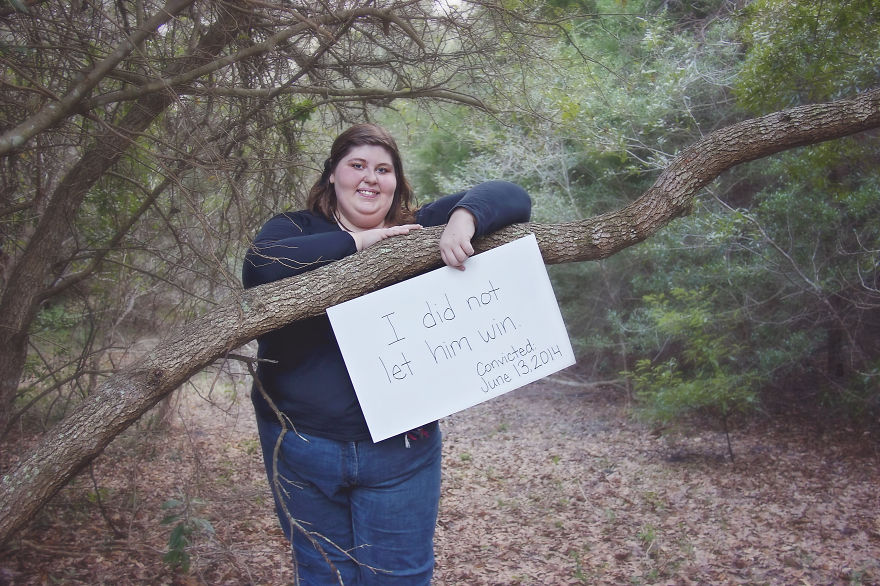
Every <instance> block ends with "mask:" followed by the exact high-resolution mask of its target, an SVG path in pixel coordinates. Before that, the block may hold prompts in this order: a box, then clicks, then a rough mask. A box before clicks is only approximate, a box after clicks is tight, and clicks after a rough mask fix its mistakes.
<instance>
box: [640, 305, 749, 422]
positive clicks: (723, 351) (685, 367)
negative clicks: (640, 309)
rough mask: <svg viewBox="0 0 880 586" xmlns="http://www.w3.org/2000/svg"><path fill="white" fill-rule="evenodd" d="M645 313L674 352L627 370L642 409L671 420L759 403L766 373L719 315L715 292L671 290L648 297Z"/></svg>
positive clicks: (744, 408)
mask: <svg viewBox="0 0 880 586" xmlns="http://www.w3.org/2000/svg"><path fill="white" fill-rule="evenodd" d="M645 301H646V304H647V314H648V317H649V319H650V320H651V321H652V322H653V324H654V326H655V327H656V329H657V330H658V331H659V332H661V333H662V334H664V335H666V336H667V340H666V341H665V343H666V344H667V345H670V346H673V347H676V348H677V351H676V352H675V355H676V356H673V357H671V358H668V359H666V360H665V361H663V362H659V363H654V362H652V361H651V360H649V359H641V360H638V361H637V362H636V366H635V369H634V370H633V371H631V372H627V373H625V374H626V375H627V376H629V377H631V378H632V381H633V385H634V389H635V391H636V394H637V396H638V398H639V399H640V401H641V402H642V404H641V408H642V410H643V413H644V414H646V415H647V416H648V417H649V418H651V419H654V420H657V421H659V422H661V423H664V424H667V423H670V422H673V421H675V420H676V419H680V418H682V417H683V416H686V415H688V414H701V415H710V416H714V417H718V418H720V419H722V420H724V421H726V420H727V419H728V418H729V417H730V416H731V415H733V414H735V413H747V412H749V411H751V410H753V409H755V408H756V407H757V391H758V389H759V388H760V385H761V384H762V383H763V382H764V381H765V376H764V375H763V374H762V373H761V371H760V369H759V368H757V366H756V365H757V364H758V360H757V357H756V356H754V355H752V353H751V352H750V351H749V348H748V346H747V345H746V344H744V343H741V342H740V341H738V340H737V339H736V337H735V336H734V335H733V330H732V329H731V328H730V327H729V323H725V322H731V321H733V320H735V319H736V318H735V316H728V318H727V319H726V320H725V319H719V317H718V316H717V315H715V311H714V307H713V305H714V303H713V299H712V295H711V294H709V293H707V292H706V291H688V290H684V289H673V290H672V291H671V292H670V294H669V295H668V296H667V295H663V294H660V295H651V296H648V297H647V298H646V299H645Z"/></svg>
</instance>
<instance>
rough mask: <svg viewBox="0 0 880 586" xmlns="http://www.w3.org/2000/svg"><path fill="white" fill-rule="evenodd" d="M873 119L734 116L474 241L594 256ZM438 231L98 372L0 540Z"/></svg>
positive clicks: (564, 256) (422, 266)
mask: <svg viewBox="0 0 880 586" xmlns="http://www.w3.org/2000/svg"><path fill="white" fill-rule="evenodd" d="M878 126H880V90H873V91H870V92H865V93H863V94H861V95H860V96H858V97H856V98H855V99H852V100H845V101H839V102H834V103H830V104H819V105H812V106H803V107H800V108H795V109H792V110H788V111H785V112H779V113H775V114H770V115H768V116H764V117H762V118H758V119H754V120H749V121H745V122H742V123H739V124H736V125H734V126H731V127H728V128H725V129H721V130H719V131H716V132H714V133H712V134H710V135H708V136H707V137H705V138H704V139H702V140H701V141H699V142H698V143H696V144H694V145H693V146H691V147H689V148H688V149H686V150H684V151H683V152H682V153H681V154H680V155H679V156H677V157H676V158H675V159H674V160H673V161H672V163H671V164H670V166H669V167H668V168H667V169H666V170H665V171H664V172H663V173H662V174H661V175H660V176H659V177H658V179H657V181H656V182H655V184H654V185H653V186H652V187H651V188H650V189H649V190H648V191H646V192H645V193H644V194H643V195H642V196H641V197H640V198H638V199H637V200H636V201H634V202H633V203H632V204H630V205H628V206H626V207H625V208H623V209H621V210H618V211H615V212H611V213H608V214H604V215H602V216H598V217H595V218H591V219H588V220H584V221H581V222H571V223H566V224H553V225H541V224H520V225H516V226H510V227H508V228H505V229H503V230H500V231H499V232H496V233H494V234H491V235H488V236H485V237H483V238H481V239H479V240H478V241H477V242H475V245H476V246H475V248H477V250H478V251H482V250H487V249H489V248H494V247H495V246H498V245H500V244H503V243H505V242H509V241H511V240H514V239H516V238H518V237H520V236H523V235H525V234H527V233H530V232H531V233H534V234H535V235H536V237H537V239H538V244H539V246H540V248H541V252H542V254H543V257H544V261H545V262H546V263H548V264H555V263H561V262H573V261H583V260H596V259H601V258H606V257H608V256H611V255H612V254H614V253H616V252H618V251H620V250H622V249H624V248H627V247H629V246H632V245H634V244H636V243H638V242H641V241H642V240H644V239H646V238H648V237H649V236H651V235H652V234H654V233H656V232H657V231H658V230H660V228H662V227H663V226H664V225H665V224H667V223H668V222H669V221H671V220H672V219H674V218H676V217H678V216H682V215H686V214H687V213H688V212H689V210H690V208H691V203H692V201H693V198H694V197H695V196H696V194H697V193H698V192H699V190H700V189H701V188H702V187H703V186H705V185H706V184H707V183H708V182H709V181H711V180H713V179H714V178H716V177H717V176H718V175H719V174H720V173H722V172H723V171H725V170H726V169H729V168H730V167H732V166H734V165H737V164H739V163H743V162H746V161H751V160H754V159H757V158H760V157H764V156H768V155H770V154H773V153H776V152H779V151H782V150H786V149H789V148H793V147H797V146H801V145H806V144H812V143H817V142H821V141H824V140H829V139H833V138H839V137H842V136H847V135H851V134H855V133H857V132H860V131H863V130H867V129H870V128H877V127H878ZM440 232H441V228H431V229H426V230H420V231H418V232H416V233H413V234H410V235H408V236H401V237H396V238H393V239H389V240H384V241H382V242H380V243H379V244H377V245H374V246H372V247H370V248H369V249H367V250H365V251H363V252H361V253H358V254H356V255H353V256H351V257H348V258H345V259H343V260H341V261H338V262H335V263H332V264H330V265H327V266H324V267H322V268H319V269H316V270H314V271H310V272H308V273H306V274H303V275H300V276H297V277H293V278H290V279H286V280H283V281H278V282H275V283H269V284H266V285H263V286H260V287H257V288H254V289H250V290H248V291H242V292H240V293H238V294H237V295H235V296H234V297H233V298H232V299H229V300H227V301H226V302H225V303H223V304H222V305H220V306H219V307H217V308H216V309H214V310H212V311H211V312H210V313H209V314H207V315H205V316H204V317H202V318H201V319H199V320H197V321H194V322H192V323H190V324H187V325H185V326H182V327H181V328H180V329H179V330H178V331H176V332H173V334H172V335H170V336H169V337H168V338H167V339H165V340H164V341H162V342H161V343H160V344H159V346H158V347H157V349H156V350H155V351H153V352H152V353H151V354H150V355H148V356H147V357H146V358H145V359H144V360H142V361H141V362H140V363H138V364H137V365H135V366H132V367H131V368H128V369H126V370H124V371H121V372H119V373H118V374H117V375H116V376H114V377H113V378H111V379H110V380H108V381H107V382H106V383H104V384H103V385H102V386H101V387H100V388H99V389H98V391H97V392H96V393H95V394H94V395H92V396H90V397H89V398H87V399H86V401H85V402H84V403H83V404H81V405H80V406H79V407H78V408H77V409H76V410H75V411H74V412H73V413H72V414H71V415H70V416H69V417H68V418H66V419H65V420H63V421H62V422H61V423H59V424H58V426H56V427H55V428H54V429H53V430H51V431H50V432H49V433H48V434H47V435H46V437H45V438H44V440H43V442H42V443H41V444H40V446H38V447H37V448H36V450H34V452H33V453H32V454H31V455H30V456H29V457H28V458H27V459H25V460H24V461H23V462H22V463H21V464H20V465H19V466H18V467H17V468H16V469H15V470H13V471H11V472H10V473H9V474H6V475H4V476H3V477H2V479H0V487H2V494H3V497H2V502H0V543H2V542H3V541H5V540H6V539H8V538H9V537H10V536H11V535H12V534H13V533H14V532H15V531H16V530H17V529H19V528H21V527H22V526H23V525H25V524H26V523H27V522H28V520H29V519H30V518H31V517H32V516H33V515H34V514H35V513H36V511H37V510H38V509H39V508H40V507H41V506H43V504H45V503H46V502H47V501H48V500H49V499H50V498H51V497H52V495H54V494H55V493H56V492H57V491H58V490H59V489H60V488H61V487H62V486H64V484H65V483H67V482H68V481H69V480H70V479H71V478H72V477H73V476H74V475H75V474H76V472H77V471H79V470H80V469H82V468H83V467H84V466H86V465H87V464H88V463H89V462H90V461H92V460H93V459H94V458H95V457H96V456H98V455H99V454H100V453H101V451H102V450H103V449H104V447H106V446H107V444H108V443H110V441H111V440H112V439H113V438H114V437H115V436H116V435H118V434H119V433H120V432H121V431H122V430H124V429H125V428H126V427H128V426H129V425H131V423H133V422H134V421H136V420H137V419H138V418H139V417H140V416H141V415H142V414H144V413H145V412H146V411H147V410H148V409H150V408H151V407H152V406H153V405H155V404H156V403H157V402H158V401H159V400H160V399H161V398H162V397H164V396H165V395H167V394H168V393H170V392H171V391H173V390H174V389H176V388H177V387H178V386H179V385H180V384H181V383H183V382H184V381H186V380H187V379H188V378H189V377H190V376H192V375H193V374H195V373H197V372H198V371H199V370H201V369H202V368H204V367H205V366H207V365H208V364H211V363H212V362H213V361H215V360H217V359H218V358H222V357H223V356H224V354H226V353H228V352H230V351H231V350H233V349H235V348H238V347H239V346H241V345H242V344H245V343H246V342H248V341H250V340H252V339H254V338H255V337H257V336H259V335H261V334H264V333H266V332H269V331H272V330H274V329H277V328H279V327H281V326H284V325H286V324H288V323H291V322H294V321H298V320H302V319H305V318H308V317H311V316H315V315H318V314H320V313H322V312H323V311H324V310H325V309H326V308H327V307H328V306H331V305H335V304H337V303H341V302H343V301H346V300H348V299H352V298H354V297H357V296H360V295H363V294H365V293H368V292H370V291H373V290H375V289H378V288H381V287H384V286H387V285H390V284H392V283H395V282H398V281H401V280H403V279H406V278H409V277H412V276H415V275H417V274H419V273H421V272H423V271H426V270H429V269H432V268H435V267H436V266H438V265H439V264H440V263H439V255H438V254H437V252H436V250H437V241H438V238H439V235H440Z"/></svg>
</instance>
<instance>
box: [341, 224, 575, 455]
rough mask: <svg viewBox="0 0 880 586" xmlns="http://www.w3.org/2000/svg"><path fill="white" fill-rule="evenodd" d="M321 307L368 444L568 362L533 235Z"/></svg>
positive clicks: (570, 354)
mask: <svg viewBox="0 0 880 586" xmlns="http://www.w3.org/2000/svg"><path fill="white" fill-rule="evenodd" d="M466 267H467V270H464V271H459V270H457V269H452V268H449V267H442V268H440V269H437V270H435V271H431V272H429V273H426V274H423V275H420V276H418V277H415V278H412V279H409V280H407V281H404V282H402V283H398V284H396V285H392V286H390V287H387V288H385V289H380V290H378V291H374V292H373V293H369V294H367V295H364V296H363V297H358V298H357V299H352V300H351V301H346V302H345V303H341V304H339V305H336V306H333V307H329V308H327V315H328V316H330V322H331V323H332V325H333V331H334V333H335V334H336V339H337V341H338V342H339V347H340V348H341V350H342V356H343V358H345V364H346V366H347V367H348V374H349V375H350V376H351V380H352V382H353V383H354V388H355V392H356V393H357V396H358V401H359V402H360V405H361V408H362V409H363V412H364V416H365V417H366V420H367V426H368V427H369V429H370V435H371V436H372V438H373V441H374V442H378V441H381V440H383V439H386V438H389V437H391V436H393V435H397V434H399V433H403V432H405V431H409V430H411V429H414V428H416V427H419V426H421V425H425V424H426V423H430V422H431V421H435V420H437V419H440V418H442V417H445V416H447V415H450V414H452V413H455V412H457V411H461V410H462V409H466V408H467V407H471V406H473V405H476V404H478V403H482V402H483V401H486V400H488V399H491V398H493V397H497V396H498V395H502V394H504V393H506V392H508V391H512V390H513V389H516V388H519V387H521V386H523V385H525V384H528V383H530V382H533V381H536V380H538V379H540V378H543V377H545V376H547V375H550V374H552V373H554V372H557V371H559V370H562V369H563V368H565V367H567V366H571V365H572V364H574V362H575V360H574V352H572V349H571V342H570V341H569V339H568V333H567V332H566V330H565V324H564V323H563V321H562V315H561V314H560V313H559V306H558V304H557V303H556V297H555V296H554V294H553V289H552V287H551V285H550V279H549V277H548V276H547V269H546V267H545V266H544V261H543V259H542V258H541V253H540V251H539V250H538V243H537V240H536V239H535V236H534V235H533V234H532V235H529V236H526V237H523V238H520V239H518V240H515V241H514V242H510V243H508V244H504V245H502V246H499V247H498V248H494V249H492V250H490V251H487V252H484V253H482V254H478V255H475V256H473V257H471V258H470V259H468V261H467V263H466Z"/></svg>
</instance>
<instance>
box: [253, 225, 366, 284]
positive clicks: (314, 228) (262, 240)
mask: <svg viewBox="0 0 880 586" xmlns="http://www.w3.org/2000/svg"><path fill="white" fill-rule="evenodd" d="M355 252H357V246H356V245H355V241H354V239H353V238H352V237H351V235H350V234H348V233H346V232H342V231H339V230H335V229H334V227H333V226H332V225H331V224H329V223H328V222H326V221H324V220H322V219H319V218H316V217H314V216H307V215H305V214H300V213H294V214H279V215H277V216H275V217H274V218H272V219H271V220H269V221H268V222H266V224H265V225H264V226H263V228H262V230H260V233H259V234H257V236H256V238H254V242H253V244H252V245H251V247H250V248H249V249H248V251H247V254H245V258H244V265H243V266H242V283H243V284H244V287H245V288H248V287H255V286H257V285H262V284H264V283H270V282H272V281H277V280H279V279H284V278H287V277H292V276H294V275H299V274H301V273H305V272H307V271H310V270H312V269H316V268H318V267H320V266H323V265H325V264H327V263H329V262H333V261H334V260H339V259H341V258H345V257H346V256H348V255H350V254H354V253H355Z"/></svg>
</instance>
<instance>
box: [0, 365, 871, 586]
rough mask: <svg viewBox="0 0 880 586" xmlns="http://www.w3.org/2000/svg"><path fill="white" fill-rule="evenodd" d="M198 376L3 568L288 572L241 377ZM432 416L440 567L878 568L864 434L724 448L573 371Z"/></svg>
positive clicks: (772, 575)
mask: <svg viewBox="0 0 880 586" xmlns="http://www.w3.org/2000/svg"><path fill="white" fill-rule="evenodd" d="M197 382H198V383H199V384H198V387H199V389H209V390H207V391H206V390H202V391H199V390H198V389H197V388H196V387H194V386H189V387H187V388H185V389H182V391H180V392H178V393H177V394H176V395H175V397H174V398H173V399H172V400H171V401H170V402H168V403H166V404H165V405H164V407H162V408H159V409H157V410H156V412H155V413H153V414H152V415H153V417H151V418H147V420H145V421H143V422H142V423H140V424H139V425H138V426H137V429H132V430H130V431H129V432H127V433H126V434H125V435H124V436H122V437H120V438H119V439H118V440H116V441H115V442H114V443H113V444H112V445H111V446H110V447H109V448H108V450H107V451H106V453H105V454H104V455H103V456H102V457H101V458H100V459H99V460H98V461H97V462H96V463H95V464H94V465H93V466H92V468H91V469H89V470H86V471H85V472H84V473H83V474H81V475H80V476H79V477H78V478H77V480H76V481H75V482H74V483H72V484H71V485H70V486H69V487H67V488H65V489H64V490H63V491H62V492H61V494H59V496H58V497H57V498H56V499H55V500H54V501H53V502H52V504H51V505H50V506H48V507H46V509H45V510H44V511H43V512H42V513H41V514H40V516H39V518H37V519H35V520H34V522H33V523H32V525H31V526H30V527H29V528H28V529H27V530H26V531H24V532H23V533H21V534H20V535H19V536H17V537H16V538H15V539H13V540H12V541H11V542H10V543H9V544H8V545H7V546H6V548H5V549H4V550H3V551H2V552H0V584H2V585H6V584H16V585H17V584H22V585H25V584H28V585H29V584H90V585H92V584H95V585H97V584H116V585H122V584H210V585H220V584H267V585H274V584H287V583H290V582H291V580H292V576H291V571H290V566H289V563H288V554H287V550H286V547H285V543H284V540H283V537H282V535H281V532H280V530H279V529H278V527H277V522H276V520H275V517H274V512H273V510H272V507H271V504H270V501H271V499H270V494H269V489H268V485H267V482H266V479H265V475H264V472H263V467H262V463H261V457H260V454H259V445H258V442H257V440H256V433H255V429H254V424H253V419H252V414H251V411H250V404H249V401H248V400H247V398H246V393H245V391H244V388H245V386H246V385H245V384H241V385H240V388H239V389H238V390H237V391H235V390H231V389H229V388H226V387H223V388H221V387H220V386H219V385H212V384H208V383H210V381H208V380H201V381H197ZM443 430H444V435H445V448H444V458H445V462H444V477H443V483H444V484H443V497H442V502H441V510H440V519H439V523H438V528H437V543H436V549H437V569H436V573H435V584H438V585H459V584H462V585H482V584H485V585H496V584H497V585H506V584H535V585H539V584H540V585H544V584H811V585H817V584H880V488H878V487H880V466H878V462H880V443H878V438H874V437H871V436H870V435H869V434H856V433H854V432H848V431H847V430H840V429H838V430H835V431H834V432H833V433H832V432H828V431H819V430H818V428H817V427H815V426H814V425H811V424H808V423H804V422H803V421H799V422H791V421H789V422H788V423H787V424H786V425H782V424H780V423H778V422H777V423H768V422H763V423H761V424H755V425H752V426H750V427H749V428H747V429H740V430H737V431H736V432H735V433H734V435H733V448H734V453H735V456H736V459H735V461H734V462H730V461H729V459H728V458H727V457H726V453H727V448H726V444H725V441H724V437H723V435H721V434H718V433H714V432H710V431H699V432H692V433H691V434H689V435H688V436H687V437H682V436H678V437H676V438H675V439H674V440H673V439H670V437H668V436H660V435H658V434H655V433H652V430H651V429H650V428H648V427H646V426H644V425H642V424H639V423H637V422H635V421H634V420H633V419H632V418H631V413H630V404H629V402H628V400H627V396H626V394H625V393H624V392H623V391H622V390H621V389H619V388H616V387H613V386H607V385H606V386H603V385H595V384H589V383H588V382H587V381H585V380H582V379H581V378H579V377H578V376H577V374H576V373H575V372H571V371H568V372H563V373H561V374H558V375H556V376H554V377H552V378H550V379H547V380H544V381H539V382H537V383H534V384H532V385H530V386H529V387H526V388H523V389H520V390H518V391H514V392H513V393H510V394H508V395H506V396H503V397H500V398H497V399H493V400H492V401H489V402H488V403H484V404H482V405H479V406H477V407H473V408H471V409H468V410H467V411H465V412H462V413H459V414H456V415H454V416H452V417H449V418H447V419H446V420H444V422H443ZM854 436H855V437H854ZM3 459H4V462H3V464H4V465H8V464H10V463H11V461H13V460H14V457H12V456H11V453H10V452H8V453H7V454H6V455H5V456H3Z"/></svg>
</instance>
